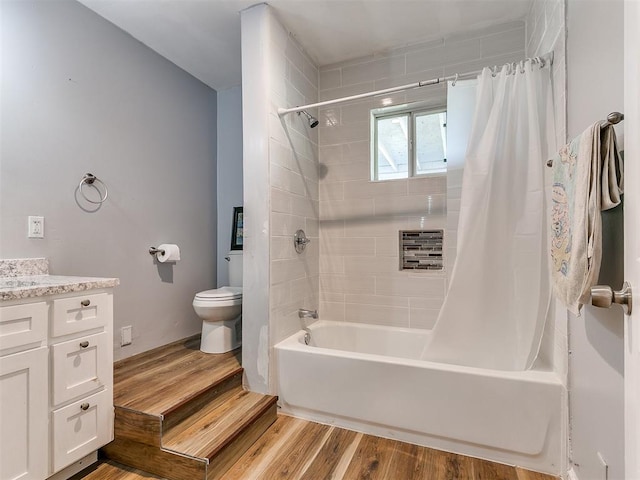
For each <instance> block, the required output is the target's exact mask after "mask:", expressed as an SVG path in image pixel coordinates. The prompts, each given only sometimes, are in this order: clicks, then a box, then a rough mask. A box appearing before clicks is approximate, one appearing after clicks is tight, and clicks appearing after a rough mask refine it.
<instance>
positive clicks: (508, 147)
mask: <svg viewBox="0 0 640 480" xmlns="http://www.w3.org/2000/svg"><path fill="white" fill-rule="evenodd" d="M510 70H511V69H510V68H508V67H503V68H502V71H501V72H500V73H499V74H497V75H496V76H495V77H494V76H493V75H492V73H491V71H490V70H489V69H487V68H485V69H484V70H483V72H482V74H481V75H480V76H479V77H478V86H477V96H476V105H475V113H474V119H473V124H472V128H471V134H470V137H469V143H468V147H467V153H466V156H465V165H464V174H463V181H462V198H461V205H460V220H459V223H458V248H457V256H456V261H455V265H454V267H453V271H452V272H451V275H450V281H449V289H448V291H447V296H446V298H445V301H444V304H443V306H442V309H441V311H440V314H439V316H438V321H437V323H436V325H435V327H434V329H433V332H432V337H431V341H430V343H429V345H427V347H426V348H425V351H424V354H423V358H424V359H426V360H432V361H437V362H445V363H453V364H458V365H468V366H475V367H481V368H491V369H499V370H524V369H527V368H530V366H531V364H532V363H533V361H534V360H535V358H536V356H537V353H538V349H539V345H540V339H541V336H542V331H543V328H544V322H545V318H546V314H547V307H548V304H549V298H550V287H549V273H548V268H547V254H546V251H547V247H546V245H547V242H546V235H547V234H546V224H547V220H546V215H545V190H544V170H543V169H544V165H545V161H546V159H547V158H548V155H549V154H550V153H551V152H553V151H555V145H554V136H555V135H554V133H553V132H554V123H553V104H552V97H551V81H550V72H549V68H542V69H541V68H540V67H539V66H537V65H531V64H530V63H529V62H527V63H525V64H524V65H519V66H518V67H517V69H516V72H515V73H512V72H510ZM452 88H455V86H454V87H452Z"/></svg>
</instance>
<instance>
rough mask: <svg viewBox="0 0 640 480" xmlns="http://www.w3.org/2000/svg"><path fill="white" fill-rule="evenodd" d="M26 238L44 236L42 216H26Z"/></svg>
mask: <svg viewBox="0 0 640 480" xmlns="http://www.w3.org/2000/svg"><path fill="white" fill-rule="evenodd" d="M27 237H28V238H44V217H36V216H29V217H28V229H27Z"/></svg>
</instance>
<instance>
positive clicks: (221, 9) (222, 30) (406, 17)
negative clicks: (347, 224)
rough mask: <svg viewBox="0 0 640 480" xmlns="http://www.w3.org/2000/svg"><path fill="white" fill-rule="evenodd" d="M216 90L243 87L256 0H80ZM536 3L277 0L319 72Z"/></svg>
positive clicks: (499, 19) (507, 16)
mask: <svg viewBox="0 0 640 480" xmlns="http://www.w3.org/2000/svg"><path fill="white" fill-rule="evenodd" d="M79 1H80V2H81V3H83V4H84V5H86V6H87V7H89V8H90V9H92V10H94V11H95V12H96V13H98V14H99V15H101V16H102V17H104V18H106V19H107V20H109V21H111V22H112V23H114V24H115V25H117V26H118V27H120V28H121V29H123V30H124V31H126V32H128V33H129V34H130V35H131V36H133V37H134V38H136V39H138V40H139V41H141V42H142V43H144V44H145V45H147V46H149V47H150V48H151V49H153V50H155V51H156V52H158V53H159V54H160V55H162V56H163V57H165V58H167V59H168V60H170V61H171V62H173V63H175V64H176V65H178V66H179V67H181V68H182V69H184V70H186V71H187V72H189V73H190V74H191V75H193V76H194V77H196V78H198V79H199V80H200V81H202V82H203V83H205V84H207V85H209V86H210V87H211V88H214V89H216V90H223V89H225V88H229V87H232V86H235V85H239V84H240V82H241V66H240V13H239V12H240V11H242V10H244V9H246V8H248V7H250V6H252V5H254V4H256V3H260V2H256V0H79ZM532 1H533V0H271V1H269V2H268V3H269V4H270V5H271V6H272V7H273V8H274V9H275V11H276V12H277V15H278V17H279V18H280V20H281V21H282V23H283V24H284V25H285V26H286V27H287V28H288V29H289V30H290V31H291V32H292V34H293V35H294V36H295V37H296V38H297V39H298V41H299V42H300V43H301V44H302V46H303V47H304V48H305V50H306V51H307V53H308V54H309V56H310V57H311V58H312V59H313V60H314V61H315V62H316V64H317V65H319V66H322V65H328V64H331V63H336V62H340V61H343V60H348V59H351V58H357V57H361V56H364V55H368V54H372V53H376V52H380V51H383V50H385V49H388V48H391V47H397V46H402V45H406V44H411V43H416V42H418V41H423V40H429V39H433V38H439V37H442V36H446V35H448V34H451V33H455V32H461V31H465V30H470V29H475V28H482V27H486V26H488V25H493V24H498V23H504V22H508V21H512V20H516V19H523V18H524V17H525V16H526V14H527V12H528V11H529V7H530V5H531V2H532Z"/></svg>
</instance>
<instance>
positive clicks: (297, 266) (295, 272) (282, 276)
mask: <svg viewBox="0 0 640 480" xmlns="http://www.w3.org/2000/svg"><path fill="white" fill-rule="evenodd" d="M305 275H306V273H305V269H304V263H303V262H301V261H300V260H299V259H297V258H294V259H288V260H273V261H272V262H271V285H276V284H278V283H282V282H289V281H293V280H298V279H301V278H304V277H305Z"/></svg>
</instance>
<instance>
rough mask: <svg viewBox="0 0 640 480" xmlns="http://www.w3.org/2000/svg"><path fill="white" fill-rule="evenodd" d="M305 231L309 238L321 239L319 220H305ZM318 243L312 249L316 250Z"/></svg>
mask: <svg viewBox="0 0 640 480" xmlns="http://www.w3.org/2000/svg"><path fill="white" fill-rule="evenodd" d="M304 231H305V233H306V235H307V237H309V238H314V239H317V238H319V237H320V222H319V221H318V219H317V218H309V217H307V218H305V227H304ZM317 245H318V243H317V242H315V243H314V245H313V247H312V248H314V249H315V248H316V246H317Z"/></svg>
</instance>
